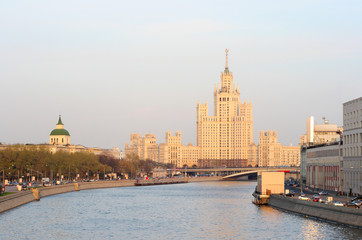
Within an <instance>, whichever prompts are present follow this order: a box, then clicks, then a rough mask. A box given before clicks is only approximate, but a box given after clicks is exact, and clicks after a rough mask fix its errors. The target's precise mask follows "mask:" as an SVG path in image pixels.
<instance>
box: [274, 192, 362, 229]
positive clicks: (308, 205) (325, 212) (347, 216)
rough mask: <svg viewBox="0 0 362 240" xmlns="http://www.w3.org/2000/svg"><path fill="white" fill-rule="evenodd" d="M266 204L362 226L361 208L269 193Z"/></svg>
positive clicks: (305, 214)
mask: <svg viewBox="0 0 362 240" xmlns="http://www.w3.org/2000/svg"><path fill="white" fill-rule="evenodd" d="M268 205H270V206H272V207H275V208H278V209H282V210H287V211H291V212H295V213H299V214H302V215H304V216H307V217H309V216H312V217H316V218H321V219H325V220H329V221H333V222H337V223H342V224H346V225H351V226H356V227H360V228H362V209H356V208H347V207H339V206H334V205H328V204H323V203H319V202H311V201H303V200H299V199H295V198H289V197H284V196H281V195H270V198H269V202H268Z"/></svg>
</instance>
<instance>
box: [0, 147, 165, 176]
mask: <svg viewBox="0 0 362 240" xmlns="http://www.w3.org/2000/svg"><path fill="white" fill-rule="evenodd" d="M155 167H161V168H171V167H172V165H165V164H159V163H156V162H154V161H151V160H140V159H139V158H138V156H137V154H129V155H127V156H126V158H125V159H124V160H120V159H117V158H114V157H112V156H108V155H94V154H93V153H87V152H75V153H70V152H67V151H57V152H55V153H52V152H51V151H50V150H49V148H48V147H47V146H46V145H44V146H42V145H8V146H7V147H6V148H5V149H3V150H1V151H0V171H2V173H1V175H0V176H1V178H3V176H5V179H8V180H10V181H13V180H18V179H19V178H22V179H23V181H31V177H32V176H35V177H36V179H37V180H39V179H41V178H50V179H53V180H58V179H60V178H61V176H63V178H64V179H69V180H72V179H76V178H80V179H92V178H97V176H99V177H100V179H103V178H107V174H108V173H117V175H118V176H126V175H127V176H128V177H129V178H137V177H139V176H141V175H145V174H147V175H150V174H151V172H152V169H154V168H155Z"/></svg>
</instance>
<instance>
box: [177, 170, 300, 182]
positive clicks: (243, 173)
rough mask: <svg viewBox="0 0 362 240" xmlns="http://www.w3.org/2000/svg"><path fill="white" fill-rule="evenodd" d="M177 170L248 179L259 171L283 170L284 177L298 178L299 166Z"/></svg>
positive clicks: (192, 173)
mask: <svg viewBox="0 0 362 240" xmlns="http://www.w3.org/2000/svg"><path fill="white" fill-rule="evenodd" d="M179 171H180V172H181V173H183V174H185V173H186V175H199V176H205V175H214V176H223V178H222V179H224V180H248V179H249V178H250V176H254V177H256V176H257V174H259V173H261V172H266V171H268V172H270V171H276V172H285V173H286V178H289V177H294V178H298V174H299V173H300V168H299V167H245V168H200V169H196V168H184V169H179Z"/></svg>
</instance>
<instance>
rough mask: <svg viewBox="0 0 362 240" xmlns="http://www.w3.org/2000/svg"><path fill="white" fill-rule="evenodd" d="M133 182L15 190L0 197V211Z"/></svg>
mask: <svg viewBox="0 0 362 240" xmlns="http://www.w3.org/2000/svg"><path fill="white" fill-rule="evenodd" d="M134 183H135V181H134V180H122V181H100V182H81V183H75V184H66V185H57V186H52V187H42V188H37V189H32V190H31V191H29V190H28V191H22V192H17V193H14V194H10V195H7V196H3V197H0V213H2V212H5V211H7V210H10V209H13V208H16V207H18V206H21V205H24V204H26V203H29V202H32V201H35V200H37V201H39V200H40V199H41V198H43V197H47V196H51V195H56V194H61V193H67V192H73V191H79V190H88V189H99V188H113V187H129V186H134Z"/></svg>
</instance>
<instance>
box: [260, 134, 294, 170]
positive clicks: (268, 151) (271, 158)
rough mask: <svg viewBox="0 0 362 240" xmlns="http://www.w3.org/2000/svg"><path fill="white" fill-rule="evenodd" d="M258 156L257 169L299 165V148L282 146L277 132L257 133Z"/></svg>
mask: <svg viewBox="0 0 362 240" xmlns="http://www.w3.org/2000/svg"><path fill="white" fill-rule="evenodd" d="M258 155H259V157H258V165H259V167H277V166H299V165H300V147H299V146H282V144H281V143H278V133H277V131H260V132H259V147H258Z"/></svg>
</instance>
